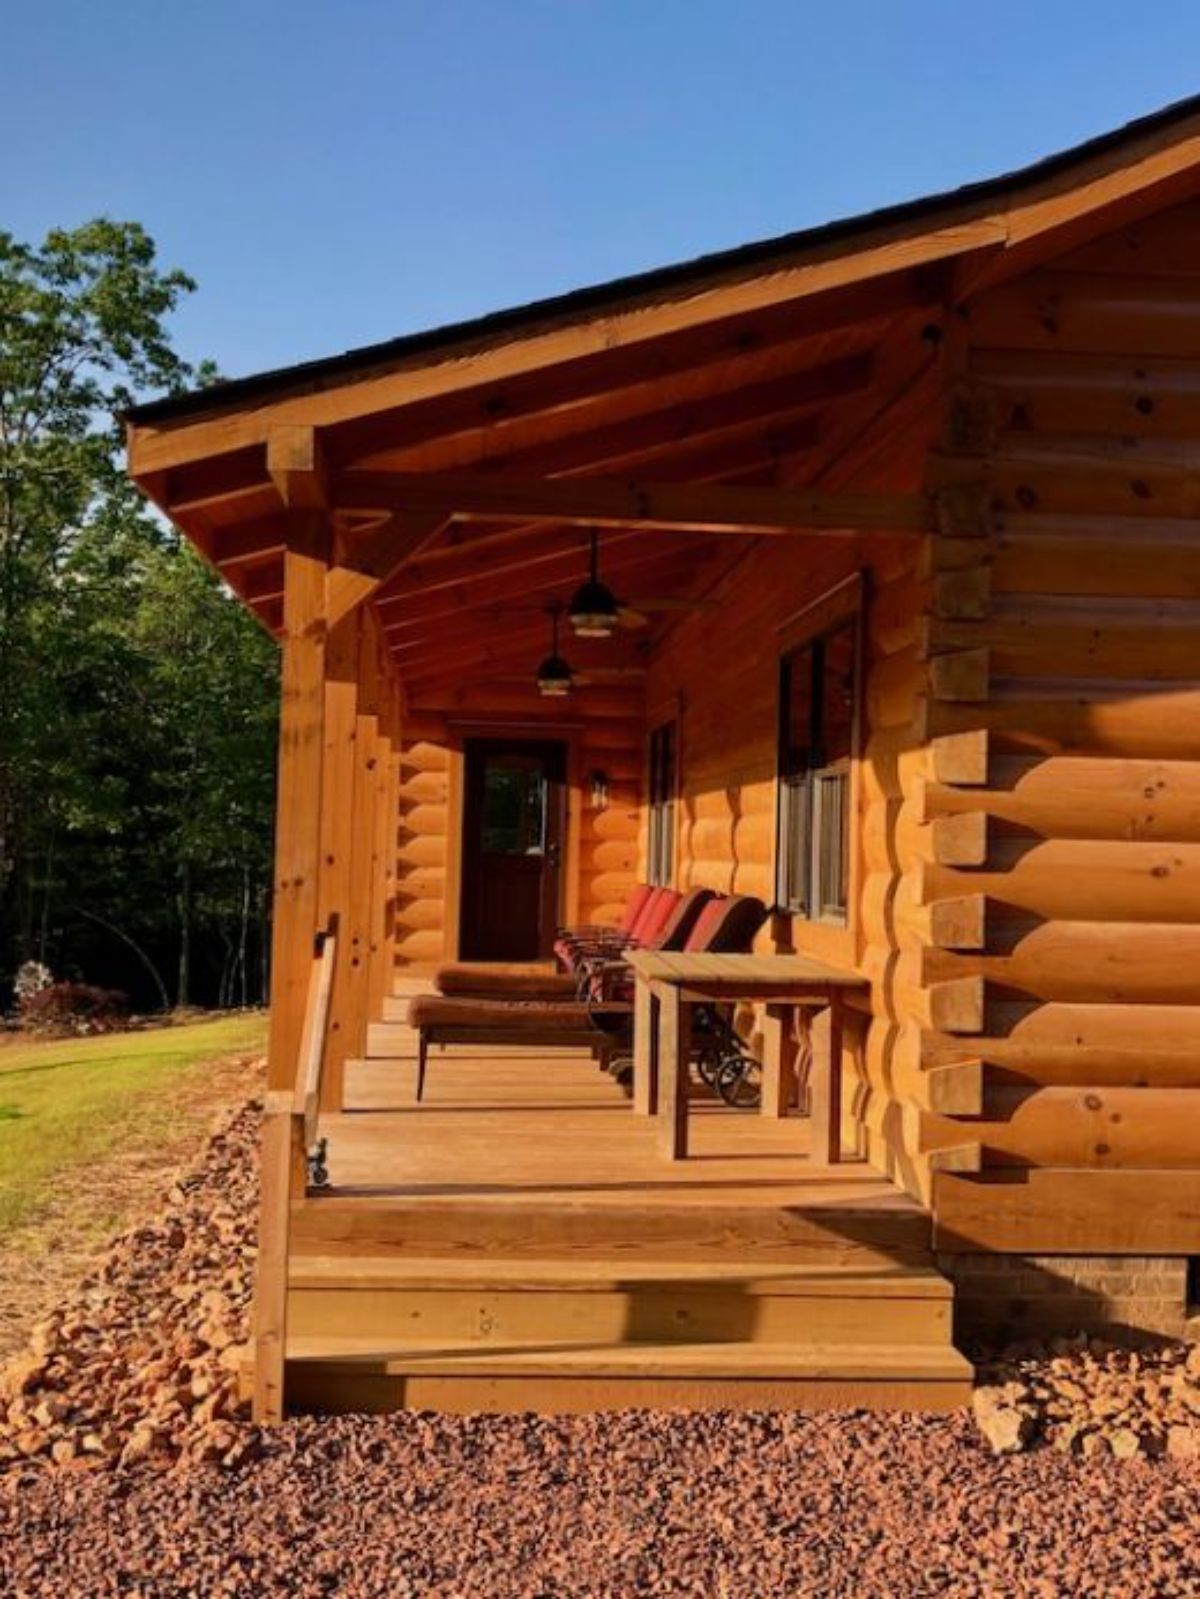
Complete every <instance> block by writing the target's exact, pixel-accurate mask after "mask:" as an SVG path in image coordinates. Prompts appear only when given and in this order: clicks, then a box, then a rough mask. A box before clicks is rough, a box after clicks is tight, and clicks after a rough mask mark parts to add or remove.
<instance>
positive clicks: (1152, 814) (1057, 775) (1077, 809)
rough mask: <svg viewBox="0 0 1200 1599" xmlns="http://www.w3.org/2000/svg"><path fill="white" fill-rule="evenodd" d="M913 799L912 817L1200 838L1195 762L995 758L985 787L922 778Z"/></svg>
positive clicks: (1038, 830) (1199, 773) (1106, 834)
mask: <svg viewBox="0 0 1200 1599" xmlns="http://www.w3.org/2000/svg"><path fill="white" fill-rule="evenodd" d="M914 804H915V808H916V817H917V820H918V821H926V822H929V821H933V820H934V819H935V818H936V817H939V816H947V815H953V814H955V813H957V812H959V811H963V810H976V809H980V810H984V811H986V812H987V813H988V815H989V816H990V817H991V818H992V820H993V824H994V825H995V827H996V828H997V830H1002V829H1003V827H1004V826H1005V825H1006V824H1007V825H1009V826H1011V827H1013V828H1015V829H1020V830H1022V831H1024V832H1027V833H1029V834H1032V835H1037V836H1041V837H1054V838H1064V839H1066V838H1079V839H1088V838H1093V839H1114V840H1124V839H1146V840H1155V839H1158V840H1170V841H1177V842H1179V843H1200V763H1198V762H1195V761H1145V760H1123V759H1120V758H1109V759H1103V758H1101V759H1091V758H1088V757H1086V756H1041V755H1008V756H998V757H997V758H996V760H995V761H994V762H993V763H992V772H991V781H990V783H989V785H988V787H987V788H986V789H962V788H956V787H953V786H950V785H948V784H939V783H934V782H927V783H924V784H923V785H922V787H921V789H920V792H919V793H918V794H917V795H916V796H915V798H914Z"/></svg>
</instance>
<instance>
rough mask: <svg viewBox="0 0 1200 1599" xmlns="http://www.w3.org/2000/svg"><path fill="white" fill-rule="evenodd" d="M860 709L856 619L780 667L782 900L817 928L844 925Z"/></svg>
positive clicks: (779, 858)
mask: <svg viewBox="0 0 1200 1599" xmlns="http://www.w3.org/2000/svg"><path fill="white" fill-rule="evenodd" d="M857 708H858V618H857V616H856V615H855V616H852V617H847V618H845V619H844V620H842V621H839V622H838V623H836V624H835V625H834V626H833V627H830V628H828V629H827V630H826V631H825V632H823V633H820V634H818V635H817V636H816V637H815V638H812V639H810V640H808V642H807V643H805V644H803V645H801V646H800V648H798V649H795V650H793V651H792V652H791V653H790V654H788V655H785V656H784V657H783V660H782V661H781V662H780V674H779V827H778V847H777V854H776V862H777V882H776V897H777V899H778V902H779V904H780V906H781V907H782V908H783V909H785V910H789V911H797V912H799V913H800V914H801V915H803V916H807V917H809V918H811V919H812V920H814V921H839V922H844V921H845V920H846V906H847V901H848V899H849V893H848V889H849V875H850V828H849V818H850V762H851V756H852V755H853V753H854V736H855V721H856V715H857Z"/></svg>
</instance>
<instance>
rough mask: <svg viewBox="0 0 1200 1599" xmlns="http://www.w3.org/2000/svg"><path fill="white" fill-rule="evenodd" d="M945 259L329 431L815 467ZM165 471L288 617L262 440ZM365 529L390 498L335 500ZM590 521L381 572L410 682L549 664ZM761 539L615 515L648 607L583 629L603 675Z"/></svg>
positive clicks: (499, 457) (440, 461)
mask: <svg viewBox="0 0 1200 1599" xmlns="http://www.w3.org/2000/svg"><path fill="white" fill-rule="evenodd" d="M935 290H936V275H935V274H931V273H929V272H928V271H926V272H919V271H909V272H903V273H897V274H893V275H892V276H890V277H888V278H885V279H881V280H876V281H875V282H873V283H871V284H869V285H867V286H865V288H864V287H855V288H851V289H849V290H843V291H839V292H834V293H829V294H824V295H820V296H818V297H816V298H813V299H807V300H801V301H795V302H790V303H787V304H784V305H781V306H778V307H772V308H770V309H769V310H761V311H756V312H753V313H747V314H744V315H740V316H731V317H727V318H723V319H718V320H715V321H713V322H709V323H706V324H703V325H702V326H700V327H698V328H689V329H687V330H685V331H683V332H676V333H669V334H666V335H664V336H663V337H661V338H659V339H656V340H653V341H650V342H649V343H645V344H641V345H638V346H636V347H634V348H622V347H617V348H614V349H613V350H606V351H600V352H598V353H591V354H585V355H583V356H581V357H580V358H578V359H575V360H570V361H564V362H561V363H559V364H558V365H555V366H552V367H548V368H544V369H541V370H537V371H534V372H531V373H527V374H522V375H520V376H517V377H514V378H512V379H510V380H509V381H506V382H500V383H488V384H480V385H478V386H475V387H469V388H465V389H460V390H457V391H455V392H453V393H450V394H446V395H440V396H437V397H436V398H432V399H427V400H422V401H417V402H414V403H412V404H410V405H403V404H401V405H398V406H396V407H395V408H393V409H390V410H387V411H382V412H375V413H372V414H369V415H367V416H365V417H355V418H354V419H353V420H351V421H348V422H337V421H334V422H331V423H330V424H328V425H326V426H323V427H322V428H321V430H320V440H321V445H322V451H323V455H324V458H325V461H326V462H327V464H328V467H329V469H330V471H331V472H334V473H347V472H351V471H353V472H360V471H369V472H372V473H404V474H413V473H435V472H443V473H444V472H452V471H459V472H461V471H470V472H474V473H484V474H488V475H492V474H495V475H497V476H502V475H507V474H511V475H513V476H514V477H520V478H522V479H524V480H529V479H534V478H568V477H581V476H584V477H588V476H604V477H607V478H613V477H624V478H637V479H638V480H641V481H646V482H657V483H704V484H715V483H723V484H735V485H805V484H808V483H816V482H819V481H820V469H821V466H822V464H823V463H824V462H827V461H828V459H829V458H830V455H831V451H832V448H833V446H834V445H835V444H836V442H837V441H838V439H839V438H841V437H842V436H844V435H845V433H846V432H847V429H848V428H850V427H853V426H854V424H855V423H856V422H861V419H863V418H864V417H865V416H868V415H870V414H873V412H874V410H875V409H877V407H878V405H879V404H881V403H883V401H884V400H885V399H886V397H887V396H886V395H885V394H884V393H882V392H878V391H879V381H878V379H879V368H880V351H881V350H882V349H883V348H884V347H885V346H886V345H888V344H889V343H894V342H895V341H896V340H897V339H898V338H899V339H902V340H903V341H904V342H905V343H906V345H907V346H908V347H909V348H910V349H911V352H912V359H913V361H914V362H917V363H919V362H921V361H926V362H927V361H928V360H929V359H932V355H933V350H932V347H931V344H930V342H929V340H928V339H926V340H925V342H924V343H922V334H923V333H927V332H928V327H927V319H928V318H929V317H930V316H931V315H936V313H937V295H936V292H935ZM152 492H153V493H154V496H155V498H156V499H157V500H158V502H159V504H160V505H161V506H162V508H163V509H164V510H165V511H166V512H167V514H168V515H169V516H170V517H171V518H172V520H173V521H174V522H175V523H176V524H177V525H178V526H179V527H181V528H182V529H183V530H184V531H185V532H186V533H187V534H188V536H189V537H190V538H191V539H192V540H193V541H194V542H195V543H196V544H197V545H198V547H199V548H200V549H201V550H202V551H203V552H204V553H205V554H206V555H207V557H208V558H209V559H210V560H211V561H212V562H213V563H214V564H215V565H216V566H217V567H218V569H219V570H220V572H221V574H222V576H223V577H224V578H225V580H226V581H227V582H228V583H229V585H230V587H231V588H232V589H233V590H234V591H235V592H236V593H237V594H238V595H240V596H241V598H242V599H243V600H244V601H245V602H246V603H247V604H248V605H249V606H250V607H251V608H252V609H253V610H254V612H255V613H256V614H257V615H258V616H259V617H260V619H261V620H262V621H263V623H264V624H265V625H266V626H267V627H268V628H270V629H272V630H277V629H278V628H279V626H280V623H281V618H282V584H283V548H284V535H285V526H286V512H285V509H284V506H283V503H282V501H281V498H280V494H279V490H278V489H277V487H276V485H275V484H274V483H273V482H272V479H271V477H270V475H269V473H268V471H267V462H266V451H265V448H264V447H263V446H260V445H253V446H250V447H242V448H237V449H234V450H231V451H229V452H228V453H226V454H217V455H211V456H209V457H207V458H205V459H203V460H201V461H198V462H195V463H190V464H187V465H183V466H180V467H175V468H172V469H170V470H169V471H167V472H164V473H162V474H160V475H159V476H158V477H157V478H156V479H155V480H154V482H153V484H152ZM334 516H335V522H336V530H337V538H338V539H339V541H340V542H341V546H342V548H343V550H351V551H352V550H353V549H354V548H355V547H356V544H357V543H359V542H360V541H361V540H362V539H363V538H364V537H365V536H366V533H365V529H366V527H367V525H368V523H369V518H367V517H365V516H356V514H355V513H352V512H346V511H338V512H335V513H334ZM587 544H588V530H587V529H586V528H580V527H579V526H577V525H570V526H564V525H562V524H560V523H555V522H553V521H549V520H540V521H536V522H530V521H522V522H510V523H507V524H506V523H502V522H497V521H496V520H491V521H488V522H472V521H454V522H452V523H451V524H450V525H449V526H448V527H446V528H445V529H444V530H442V531H441V532H440V533H439V534H438V535H437V536H436V537H435V538H434V540H433V541H432V542H431V543H430V544H428V545H427V546H425V547H423V548H421V549H420V550H419V551H418V553H416V554H415V555H414V556H413V557H412V558H410V559H409V560H408V561H407V562H406V563H405V564H404V565H403V566H402V567H401V569H400V570H399V571H398V572H396V573H395V574H394V575H393V576H392V577H391V578H389V580H388V581H387V582H386V583H385V584H384V585H383V586H382V588H380V590H379V591H378V593H377V594H376V595H375V597H374V601H373V603H374V604H375V605H376V606H377V608H378V614H379V619H380V623H381V626H382V628H383V631H384V636H385V638H386V639H387V641H388V643H389V645H390V647H391V649H392V652H393V654H394V657H395V660H396V664H397V666H398V668H399V669H400V671H401V674H402V676H403V679H404V682H405V684H406V687H407V688H408V691H409V693H410V696H411V697H412V698H414V699H417V700H419V698H420V696H421V693H422V692H423V691H425V690H427V689H430V688H432V687H433V686H435V685H438V684H441V683H442V682H444V681H446V680H448V679H449V680H452V679H453V678H454V677H455V676H461V674H463V673H464V672H477V673H481V674H487V675H488V676H489V677H491V678H493V679H495V678H504V677H505V676H507V675H510V674H511V675H513V676H521V675H524V676H528V675H529V674H530V673H531V672H532V671H533V670H534V668H535V666H536V663H537V662H538V661H539V660H540V659H541V657H542V655H544V654H545V653H546V646H547V642H548V637H549V623H548V619H547V615H546V612H547V609H548V608H549V607H550V606H552V605H558V606H563V605H565V604H566V603H567V601H568V600H569V598H570V595H571V594H572V593H573V592H574V590H575V588H576V587H577V586H578V585H579V583H580V582H581V581H582V580H583V578H584V577H585V575H586V570H587ZM745 549H746V540H745V538H744V537H741V538H739V537H731V536H728V535H722V534H714V533H701V532H693V531H690V530H687V531H677V530H667V529H657V530H648V529H637V528H612V529H606V530H604V531H603V532H602V533H601V534H600V569H601V576H602V577H603V579H604V581H605V582H606V583H607V584H608V585H609V586H610V587H611V588H612V589H613V590H614V591H615V592H616V594H617V595H618V597H619V599H620V600H621V601H622V603H623V604H625V605H627V606H628V607H630V609H631V610H633V611H635V612H638V613H640V615H641V618H642V621H641V623H640V625H638V624H636V623H635V619H633V618H630V619H629V620H630V624H631V625H630V626H629V627H628V628H623V629H622V630H621V631H620V632H619V633H618V635H617V636H616V637H615V638H613V639H611V640H605V641H598V642H590V641H589V642H584V641H580V640H574V639H573V640H572V641H571V649H570V655H571V659H572V663H573V664H574V665H576V666H577V667H578V668H579V669H580V670H582V671H584V672H586V673H590V674H594V675H599V676H605V675H611V676H614V677H620V676H623V675H628V674H631V673H634V672H636V671H637V670H638V669H639V667H640V666H641V665H642V664H643V663H644V661H645V658H646V655H647V653H648V651H649V650H651V649H652V648H653V647H654V644H655V643H656V641H657V640H658V639H659V638H660V637H661V635H662V634H663V632H664V631H665V630H666V629H667V628H669V627H670V625H671V624H672V622H673V621H674V620H675V619H676V618H677V617H678V616H679V614H680V613H681V612H682V611H684V610H686V609H688V608H690V607H691V606H693V605H696V604H702V603H703V600H704V596H705V594H706V593H707V592H708V591H709V590H710V589H711V588H712V587H713V586H714V585H715V584H716V583H717V582H718V581H719V579H720V577H721V576H722V575H723V573H724V572H725V571H726V570H727V568H728V567H729V566H730V564H731V563H732V562H733V561H734V560H736V559H738V558H739V557H740V556H742V555H743V554H744V552H745Z"/></svg>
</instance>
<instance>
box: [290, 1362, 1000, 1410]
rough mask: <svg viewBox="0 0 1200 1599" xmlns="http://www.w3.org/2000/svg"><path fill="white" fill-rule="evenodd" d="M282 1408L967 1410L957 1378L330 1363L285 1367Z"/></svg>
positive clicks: (967, 1390) (967, 1391)
mask: <svg viewBox="0 0 1200 1599" xmlns="http://www.w3.org/2000/svg"><path fill="white" fill-rule="evenodd" d="M286 1382H287V1394H288V1404H289V1407H290V1408H292V1409H294V1410H297V1411H308V1412H318V1413H322V1412H323V1413H326V1414H332V1415H339V1414H352V1413H356V1412H357V1413H373V1414H381V1413H385V1412H389V1411H396V1410H437V1411H442V1412H444V1413H447V1414H450V1415H463V1414H471V1413H482V1414H485V1415H486V1414H490V1415H507V1414H513V1413H517V1412H521V1411H534V1412H535V1413H537V1414H540V1415H585V1414H591V1413H593V1412H595V1411H601V1410H627V1409H652V1410H698V1411H711V1410H768V1411H770V1410H777V1411H791V1410H909V1411H925V1412H935V1413H944V1412H946V1411H951V1410H957V1409H959V1408H960V1407H961V1406H962V1405H965V1404H968V1403H969V1402H970V1398H971V1384H970V1383H969V1382H968V1381H964V1380H961V1379H949V1380H929V1381H920V1380H912V1379H908V1380H905V1379H897V1380H894V1381H889V1380H880V1381H864V1380H862V1379H861V1378H841V1377H830V1378H827V1379H807V1378H806V1379H789V1378H748V1379H745V1380H719V1379H704V1378H688V1377H684V1378H672V1377H610V1376H595V1377H546V1376H538V1377H536V1378H531V1377H528V1376H525V1375H521V1376H512V1377H491V1376H437V1375H429V1374H424V1373H423V1374H421V1375H420V1376H407V1377H406V1376H400V1375H394V1374H392V1373H387V1372H372V1371H363V1370H362V1369H361V1368H360V1367H357V1366H355V1365H346V1364H340V1363H337V1362H334V1361H289V1362H288V1368H287V1378H286Z"/></svg>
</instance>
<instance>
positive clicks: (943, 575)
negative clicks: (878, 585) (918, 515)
mask: <svg viewBox="0 0 1200 1599" xmlns="http://www.w3.org/2000/svg"><path fill="white" fill-rule="evenodd" d="M974 547H975V548H976V550H979V549H980V546H979V545H978V544H976V545H975V546H974ZM981 553H986V552H981ZM990 593H991V571H990V568H989V567H988V566H987V565H984V564H983V563H982V561H980V562H978V563H977V564H974V565H972V566H969V567H966V568H964V569H961V570H957V571H948V572H936V573H934V574H932V575H930V576H926V577H921V576H917V575H915V574H909V575H908V576H906V577H904V578H903V579H901V581H900V582H898V583H894V584H892V585H890V586H889V587H888V588H885V589H881V590H880V591H878V592H877V593H876V594H875V595H874V596H873V597H872V600H871V603H870V608H869V610H868V613H867V642H868V645H869V648H870V651H871V653H872V656H873V657H875V658H885V657H887V656H889V655H895V654H896V653H897V652H898V651H900V650H904V649H908V648H911V647H912V646H913V645H915V644H916V643H917V642H918V639H919V633H920V624H921V619H922V618H923V617H926V616H931V617H943V618H946V619H957V620H970V619H972V618H980V617H984V616H986V615H987V613H988V602H989V597H990Z"/></svg>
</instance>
